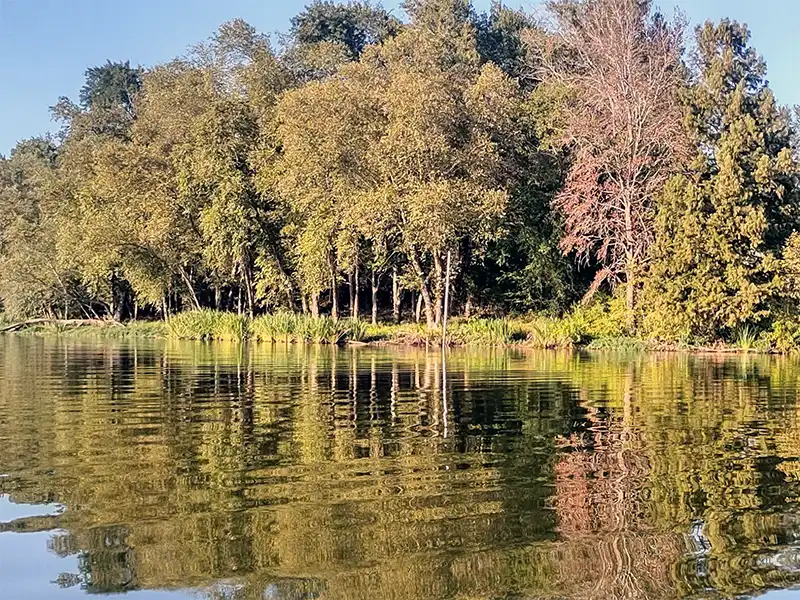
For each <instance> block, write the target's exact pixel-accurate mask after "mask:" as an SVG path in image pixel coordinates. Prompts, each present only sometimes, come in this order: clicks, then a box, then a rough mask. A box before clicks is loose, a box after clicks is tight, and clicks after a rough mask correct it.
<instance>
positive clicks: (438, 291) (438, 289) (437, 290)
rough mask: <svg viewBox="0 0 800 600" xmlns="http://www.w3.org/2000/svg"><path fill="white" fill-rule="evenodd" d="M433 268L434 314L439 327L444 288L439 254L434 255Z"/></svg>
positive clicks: (435, 322)
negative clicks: (434, 279)
mask: <svg viewBox="0 0 800 600" xmlns="http://www.w3.org/2000/svg"><path fill="white" fill-rule="evenodd" d="M433 268H434V274H435V275H436V282H435V286H434V294H433V296H434V300H435V302H436V307H435V310H434V313H433V318H434V324H436V325H439V324H440V323H441V322H442V288H443V285H442V284H443V283H444V275H443V274H442V260H441V258H439V255H438V254H434V255H433Z"/></svg>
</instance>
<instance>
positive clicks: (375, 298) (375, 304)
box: [370, 267, 378, 325]
mask: <svg viewBox="0 0 800 600" xmlns="http://www.w3.org/2000/svg"><path fill="white" fill-rule="evenodd" d="M370 283H371V284H372V324H373V325H377V324H378V278H377V277H376V276H375V267H373V268H372V279H371V281H370Z"/></svg>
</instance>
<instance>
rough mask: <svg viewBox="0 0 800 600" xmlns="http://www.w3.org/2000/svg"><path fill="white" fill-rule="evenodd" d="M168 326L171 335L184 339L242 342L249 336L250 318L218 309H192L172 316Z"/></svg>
mask: <svg viewBox="0 0 800 600" xmlns="http://www.w3.org/2000/svg"><path fill="white" fill-rule="evenodd" d="M168 328H169V336H170V337H174V338H178V339H182V340H225V341H234V342H241V341H244V340H245V339H247V338H248V336H249V318H248V317H246V316H244V315H238V314H236V313H226V312H221V311H216V310H208V309H203V310H191V311H187V312H182V313H178V314H177V315H174V316H173V317H171V318H170V320H169V322H168Z"/></svg>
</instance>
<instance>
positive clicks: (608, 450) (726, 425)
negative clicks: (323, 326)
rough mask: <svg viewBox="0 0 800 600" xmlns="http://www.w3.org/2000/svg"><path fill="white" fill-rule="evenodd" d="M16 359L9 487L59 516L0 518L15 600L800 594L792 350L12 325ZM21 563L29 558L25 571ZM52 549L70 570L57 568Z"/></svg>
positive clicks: (2, 566) (3, 372)
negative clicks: (657, 351)
mask: <svg viewBox="0 0 800 600" xmlns="http://www.w3.org/2000/svg"><path fill="white" fill-rule="evenodd" d="M0 351H1V352H2V357H1V358H0V448H2V451H0V473H3V474H5V475H6V476H5V477H2V478H0V495H5V496H7V498H8V499H10V501H11V502H13V503H15V504H26V505H31V504H33V505H46V506H36V507H33V508H34V510H27V509H28V508H30V507H26V512H24V513H23V514H22V516H18V517H14V518H10V519H0V520H2V521H3V523H2V524H1V525H0V589H2V588H4V587H6V584H7V585H8V589H19V590H28V591H27V592H26V595H19V594H18V595H17V596H15V597H30V598H36V599H37V600H38V599H39V598H51V597H56V598H57V597H60V596H61V595H64V597H67V596H68V595H69V597H73V596H74V595H76V594H77V595H83V594H85V593H113V592H129V591H137V593H138V595H140V596H141V597H142V598H145V599H147V600H149V599H150V598H151V596H152V598H156V597H159V598H160V597H162V596H163V594H167V595H169V593H170V591H171V590H193V592H192V595H194V596H195V597H196V596H197V595H199V596H200V597H201V598H203V597H204V598H214V599H225V600H243V599H255V598H259V599H264V598H270V599H272V598H281V599H293V600H294V599H310V598H320V599H323V598H324V599H348V600H358V599H360V598H364V599H366V598H370V599H374V598H392V599H412V598H413V599H417V598H487V599H488V598H492V599H495V598H576V599H577V598H582V599H583V598H587V599H588V598H598V599H600V598H604V599H605V598H630V599H633V598H648V599H658V598H682V597H688V598H692V597H694V598H727V597H734V596H739V595H757V594H759V593H761V592H763V591H766V590H770V589H773V590H775V589H787V588H790V587H792V586H794V585H798V584H800V507H798V506H797V502H798V499H800V462H799V461H800V412H798V410H800V404H798V381H800V362H797V361H795V360H792V359H788V358H779V357H718V356H683V355H610V354H581V353H541V352H522V351H518V350H493V351H492V350H489V351H481V352H466V351H465V352H455V351H451V352H449V353H448V354H447V356H446V364H444V363H443V358H444V357H443V356H442V354H441V352H439V351H433V350H431V351H430V352H426V351H425V350H403V349H371V348H357V349H354V350H348V349H341V348H328V347H312V346H288V347H287V346H282V345H276V346H261V347H241V346H236V345H224V344H213V345H208V344H172V343H169V344H158V343H148V344H101V343H79V342H70V341H63V340H62V341H53V340H40V339H25V338H14V337H10V338H3V339H0ZM6 502H8V500H6ZM50 506H56V507H59V510H50V509H49V508H48V507H50ZM60 507H63V510H61V509H60ZM9 514H11V513H9ZM2 532H5V533H2ZM31 540H35V546H36V548H38V549H39V550H38V554H37V553H32V554H31V553H30V552H28V550H23V548H30V547H31V545H32V544H33V542H32V541H31ZM23 554H24V555H25V556H27V557H28V558H27V559H26V560H27V563H26V564H27V566H28V568H20V567H17V568H15V569H9V568H6V565H8V564H16V562H19V561H20V556H21V555H23ZM44 554H46V556H47V557H48V558H47V561H49V562H47V561H45V559H44V558H43V556H44ZM53 557H60V558H59V559H58V560H59V564H60V565H63V568H62V570H61V571H60V572H59V573H58V574H57V575H55V576H53V575H52V574H50V571H47V575H45V574H44V571H42V570H40V569H38V568H37V565H38V564H40V563H41V564H44V562H47V564H51V563H52V560H53ZM12 558H13V559H14V561H16V562H14V561H12V560H11V559H12ZM48 569H49V567H48ZM3 582H6V583H3ZM12 584H13V585H12ZM156 591H157V595H156ZM175 594H176V597H177V594H178V592H175ZM180 597H181V598H183V597H186V593H185V592H181V593H180Z"/></svg>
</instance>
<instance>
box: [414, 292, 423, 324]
mask: <svg viewBox="0 0 800 600" xmlns="http://www.w3.org/2000/svg"><path fill="white" fill-rule="evenodd" d="M414 316H415V318H416V320H417V323H419V322H420V321H422V294H419V295H418V296H417V306H416V308H415V309H414Z"/></svg>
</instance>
